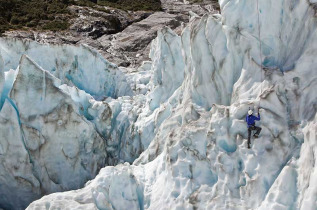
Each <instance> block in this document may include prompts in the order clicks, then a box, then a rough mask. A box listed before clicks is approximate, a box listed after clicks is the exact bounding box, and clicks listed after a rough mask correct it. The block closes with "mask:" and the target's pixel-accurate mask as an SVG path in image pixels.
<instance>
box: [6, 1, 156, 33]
mask: <svg viewBox="0 0 317 210" xmlns="http://www.w3.org/2000/svg"><path fill="white" fill-rule="evenodd" d="M93 2H97V4H96V3H93ZM70 5H79V6H87V7H93V8H95V9H97V10H99V11H104V12H107V11H108V10H107V9H105V8H103V7H100V6H109V7H115V8H119V9H123V10H133V11H136V10H160V9H161V4H160V0H98V1H96V0H0V34H1V33H3V32H4V31H7V30H14V29H28V28H32V29H36V30H51V31H60V30H65V29H67V28H68V27H69V25H70V24H69V22H68V21H69V20H70V19H71V18H72V17H73V15H72V14H70V12H69V11H68V9H67V7H68V6H70ZM98 5H100V6H98Z"/></svg>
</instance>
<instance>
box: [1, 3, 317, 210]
mask: <svg viewBox="0 0 317 210" xmlns="http://www.w3.org/2000/svg"><path fill="white" fill-rule="evenodd" d="M256 2H257V1H251V0H244V1H241V0H239V1H238V0H221V1H219V3H220V6H221V11H222V12H221V13H222V14H221V15H214V16H204V17H203V18H199V17H196V16H193V17H192V20H191V22H190V24H189V25H188V26H186V27H185V28H184V30H183V33H182V35H181V36H178V35H176V34H175V33H174V32H172V31H171V30H169V29H168V28H164V29H163V30H161V31H160V32H159V33H158V37H157V39H156V40H154V41H153V43H152V49H151V53H150V57H151V59H152V61H151V62H146V63H144V64H143V66H141V67H140V68H139V69H138V71H131V70H129V69H117V68H116V67H115V66H113V65H111V64H109V63H107V62H106V61H103V60H102V62H92V61H90V59H91V57H90V56H92V55H91V54H90V53H92V52H91V51H89V50H87V49H84V53H83V54H84V55H85V56H83V57H78V58H77V59H78V63H79V64H78V65H74V64H73V61H69V60H71V59H66V58H67V56H66V57H65V59H66V61H67V62H66V61H65V62H66V64H65V65H58V66H62V70H59V71H57V68H56V70H53V69H54V66H55V67H56V65H55V64H54V63H56V62H59V61H58V60H59V58H60V57H61V56H60V55H61V54H59V53H62V52H64V53H65V51H66V52H67V49H68V48H72V47H67V49H64V50H61V51H59V50H60V49H63V48H66V47H61V46H55V47H54V46H41V45H38V46H36V47H34V48H32V49H33V52H34V53H35V54H33V56H32V54H31V53H30V51H28V49H25V48H22V49H23V50H12V51H13V52H14V53H13V52H12V53H11V54H10V55H15V54H17V55H19V56H15V57H14V56H6V55H5V53H6V52H7V51H8V50H7V51H6V50H5V49H8V48H4V47H2V48H1V53H2V56H3V60H4V69H5V71H6V72H5V75H6V80H5V82H4V87H5V88H4V89H3V91H2V92H3V94H2V99H5V100H4V101H5V102H4V106H3V108H2V110H1V113H0V114H1V115H0V116H1V119H2V122H3V125H5V126H7V127H5V126H4V127H3V130H0V135H1V136H4V137H1V138H0V144H1V148H8V149H2V150H0V152H2V153H1V156H0V158H2V159H1V164H0V166H1V167H2V168H4V169H5V170H1V172H0V173H2V174H1V176H0V177H1V179H0V185H1V191H0V193H1V195H3V196H0V199H1V198H2V200H0V207H2V208H10V207H13V206H14V204H16V203H17V201H16V200H14V199H17V197H14V196H13V194H10V193H11V192H12V193H13V192H14V190H16V192H17V186H18V184H19V183H22V184H23V185H22V186H23V187H21V184H20V186H19V187H20V188H19V191H18V192H19V193H20V195H21V196H19V197H22V198H23V199H26V200H27V201H30V200H32V199H35V198H36V197H39V195H40V192H39V193H38V194H36V193H33V194H32V193H29V192H31V191H32V192H36V191H34V189H36V190H38V191H41V192H43V191H44V193H43V194H45V193H47V192H48V193H49V192H52V191H54V190H55V191H61V190H67V189H71V188H73V189H74V188H76V187H77V186H74V185H71V184H72V183H74V182H76V183H79V182H80V183H83V182H85V181H86V180H87V179H89V176H91V177H92V176H93V175H94V174H95V173H96V172H97V171H98V167H101V166H103V165H104V164H108V165H111V164H116V163H118V162H130V163H132V162H133V164H129V163H124V164H119V165H117V166H108V167H105V168H103V169H101V171H100V172H99V174H98V175H97V177H96V178H95V179H93V180H92V181H89V182H87V183H86V185H85V187H84V188H83V189H81V190H77V191H69V192H64V193H57V194H52V195H48V196H45V197H43V198H42V199H40V200H38V201H35V202H33V203H32V204H30V206H29V207H28V209H43V208H63V209H64V208H71V209H77V208H81V209H97V208H98V209H126V208H131V209H196V208H198V209H305V210H306V209H314V208H315V207H316V206H317V196H316V191H317V185H316V179H315V177H316V164H315V163H316V162H317V159H316V157H317V154H316V152H317V147H316V129H317V124H316V120H317V118H316V101H317V94H316V93H315V89H316V88H317V82H316V81H317V75H316V74H315V71H316V70H315V68H316V64H317V63H316V62H317V61H316V59H315V58H316V56H317V50H316V48H317V44H316V43H317V40H316V37H317V36H316V35H317V34H316V33H317V32H316V17H315V10H314V7H315V2H314V1H296V0H284V1H282V0H280V1H275V0H274V1H273V0H259V11H260V14H259V15H260V25H259V26H260V31H261V39H259V36H258V22H257V5H256ZM260 42H261V46H262V51H259V49H260V46H259V43H260ZM10 45H11V46H15V45H17V44H16V42H15V41H8V40H4V41H2V43H1V46H10ZM24 45H25V44H23V46H24ZM32 45H36V44H32ZM43 47H46V48H47V49H48V50H51V49H54V48H55V50H57V51H54V50H53V51H49V53H46V54H50V53H51V54H50V56H49V57H51V58H45V59H48V60H47V61H45V62H44V61H42V60H41V57H39V56H38V55H39V54H37V52H38V51H37V49H41V48H43ZM12 48H13V49H14V48H15V47H11V49H12ZM17 49H21V47H18V48H17ZM78 49H79V48H76V50H73V49H72V50H70V52H72V53H75V52H77V51H78ZM79 51H80V52H81V50H79ZM24 52H27V54H28V56H29V57H31V58H33V57H34V60H35V62H36V63H38V64H39V65H40V66H41V67H43V68H44V69H46V70H48V71H51V73H49V72H47V71H45V70H43V69H42V68H41V67H39V66H38V65H37V64H35V63H34V62H33V61H32V60H31V59H30V58H28V57H27V56H22V58H21V60H20V64H19V67H18V68H17V70H16V71H15V72H14V71H13V70H11V71H8V70H9V68H16V67H17V65H18V64H17V63H16V64H15V65H13V66H10V64H9V63H11V62H13V60H15V59H16V58H18V57H20V55H21V54H22V53H24ZM53 52H58V54H54V53H53ZM41 54H43V53H41ZM92 54H93V53H92ZM62 55H65V54H62ZM66 55H67V54H66ZM93 55H94V56H92V58H95V59H96V55H95V54H93ZM54 56H55V57H54ZM73 56H74V55H72V56H71V57H73ZM42 57H43V56H42ZM62 58H64V56H62ZM79 58H81V59H79ZM261 58H262V60H261ZM36 59H37V60H36ZM50 60H52V64H50V65H49V63H50ZM74 60H75V61H76V56H75V57H74ZM98 61H99V59H98ZM41 62H42V63H41ZM69 62H71V65H69V64H68V63H69ZM80 62H82V63H80ZM89 62H91V63H89ZM75 63H76V62H75ZM83 63H84V64H83ZM261 63H262V65H263V66H264V68H263V69H261ZM84 65H85V67H83V66H84ZM86 65H87V66H86ZM89 65H93V66H94V67H95V66H98V67H99V65H101V66H102V68H97V67H96V68H89ZM104 65H105V66H104ZM65 66H66V67H65ZM73 66H75V67H76V66H77V67H76V68H75V67H73ZM64 67H65V68H64ZM86 67H87V68H86ZM74 69H75V70H74ZM80 69H81V70H80ZM94 71H96V73H95V74H96V75H98V76H96V75H95V74H94V73H91V72H94ZM124 73H125V74H124ZM104 74H106V75H107V77H105V76H103V75H104ZM68 75H72V76H71V77H69V76H68ZM58 78H59V79H58ZM31 81H32V82H31ZM88 81H92V83H93V84H89V82H88ZM105 81H114V82H105ZM10 84H12V89H11V90H10V91H7V89H8V88H6V87H11V86H10ZM101 84H102V85H101ZM73 85H75V86H77V87H78V88H76V87H71V86H73ZM6 92H8V97H6ZM88 93H89V94H90V95H93V96H94V98H93V97H91V96H90V95H89V94H88ZM120 96H122V97H120ZM106 97H108V98H106ZM105 98H106V99H105ZM101 99H105V100H103V101H102V102H101V101H100V100H101ZM48 102H50V103H48ZM249 107H251V108H257V107H260V108H261V109H260V113H261V127H262V133H261V135H260V138H259V139H256V140H254V139H252V149H251V150H248V149H247V148H246V138H247V127H246V124H245V122H244V118H245V116H246V113H247V111H248V109H249ZM60 121H61V122H60ZM1 129H2V127H1ZM9 131H10V132H9ZM21 139H22V140H21ZM5 145H8V146H5ZM72 145H73V146H72ZM75 145H78V146H75ZM16 151H19V152H16ZM103 161H104V162H103ZM7 162H8V163H7ZM17 163H19V164H17ZM22 166H23V167H22ZM64 168H66V169H64ZM62 169H63V170H62ZM64 170H65V171H64ZM67 170H68V171H67ZM80 173H84V174H85V175H86V176H83V175H81V174H80ZM7 177H11V178H10V179H11V180H13V181H12V182H8V181H7V180H8V179H9V178H7ZM21 177H23V178H21ZM83 177H84V178H83ZM76 179H77V181H75V180H76ZM21 180H23V182H22V181H21ZM69 183H70V184H69ZM68 184H69V185H68ZM2 186H5V187H6V188H2ZM58 187H59V188H58ZM2 189H6V190H2ZM7 189H8V190H7ZM8 192H9V193H8ZM26 194H27V195H29V196H30V195H32V196H33V197H31V196H30V197H27V196H26ZM27 201H24V204H25V203H27ZM19 202H21V200H19ZM21 206H23V205H22V204H21ZM17 208H18V207H17Z"/></svg>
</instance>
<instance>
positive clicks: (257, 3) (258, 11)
mask: <svg viewBox="0 0 317 210" xmlns="http://www.w3.org/2000/svg"><path fill="white" fill-rule="evenodd" d="M256 10H257V15H258V34H259V42H260V51H259V54H260V66H261V72H260V73H261V92H260V96H261V94H262V92H263V91H262V81H263V78H262V69H263V66H262V41H261V27H260V10H259V0H257V1H256ZM260 105H261V97H260V101H259V107H258V109H259V108H260Z"/></svg>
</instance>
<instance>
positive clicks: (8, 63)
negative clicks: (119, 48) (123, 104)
mask: <svg viewBox="0 0 317 210" xmlns="http://www.w3.org/2000/svg"><path fill="white" fill-rule="evenodd" d="M0 51H1V53H2V57H3V59H4V61H5V62H4V69H5V71H8V70H10V69H16V68H17V67H18V65H19V60H20V57H21V56H22V54H26V55H28V56H29V57H30V58H32V59H33V60H34V61H35V62H36V63H37V64H38V65H39V66H41V67H42V68H43V69H45V70H48V71H50V72H51V74H53V75H54V76H55V77H57V78H59V79H60V80H61V81H62V83H63V84H68V85H70V86H72V85H75V86H76V87H78V88H79V89H81V90H84V91H85V92H87V93H89V94H90V95H92V96H94V97H95V98H99V99H102V98H104V97H109V96H110V97H113V98H116V97H118V96H123V95H133V92H132V90H131V88H130V85H129V84H128V83H127V81H126V78H125V75H124V74H123V73H122V72H121V71H120V70H119V69H118V68H117V66H116V65H114V64H112V63H109V62H108V61H106V60H105V59H104V58H103V57H102V56H101V55H100V54H98V53H97V51H94V50H92V49H90V48H88V47H86V46H84V45H81V46H71V45H48V44H47V45H43V44H38V43H36V42H30V41H21V40H18V39H16V40H12V39H4V38H2V39H0Z"/></svg>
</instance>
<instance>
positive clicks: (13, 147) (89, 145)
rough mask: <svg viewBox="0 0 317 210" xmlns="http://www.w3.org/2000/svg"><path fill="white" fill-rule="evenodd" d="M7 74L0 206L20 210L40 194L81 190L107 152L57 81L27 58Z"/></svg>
mask: <svg viewBox="0 0 317 210" xmlns="http://www.w3.org/2000/svg"><path fill="white" fill-rule="evenodd" d="M6 73H8V74H7V76H6V83H8V84H12V85H13V86H11V87H12V89H11V91H10V93H9V95H8V96H7V97H5V102H4V106H3V108H2V110H1V112H0V113H1V114H0V116H1V117H0V118H1V129H0V160H1V161H0V167H1V170H0V171H1V172H0V186H1V190H0V206H1V207H2V208H5V209H23V208H25V207H26V206H27V205H28V204H29V203H30V202H31V201H33V200H34V199H36V198H40V197H41V196H43V194H48V193H53V192H57V191H64V190H67V189H68V190H71V189H78V188H79V187H81V186H83V185H84V184H85V183H86V182H87V181H88V180H90V179H92V178H94V177H95V176H96V174H97V173H98V172H99V170H100V168H102V167H104V166H105V164H106V161H107V153H106V152H105V142H104V140H103V139H102V138H101V137H100V135H99V134H98V132H97V131H96V130H95V129H94V125H93V123H91V122H89V121H88V120H87V119H86V118H85V117H84V116H83V115H81V113H80V112H79V109H78V106H76V104H75V103H74V102H73V100H72V97H71V96H70V95H68V94H66V93H65V92H63V91H62V90H61V89H60V88H59V85H60V84H61V81H60V80H59V79H57V78H55V77H54V76H53V75H51V74H50V73H49V72H47V71H45V70H43V69H41V68H40V67H39V66H38V65H36V64H35V63H34V62H33V61H32V60H30V59H29V58H28V57H27V56H25V55H24V56H22V58H21V60H20V63H19V68H18V69H17V70H16V73H15V72H14V71H9V72H6ZM12 78H13V79H12ZM13 80H14V82H13ZM9 86H10V85H5V87H6V88H7V87H9ZM105 122H107V121H105Z"/></svg>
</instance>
